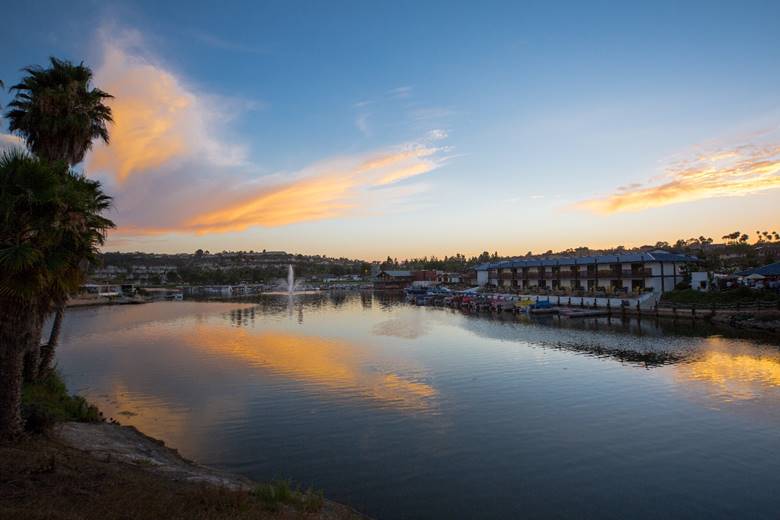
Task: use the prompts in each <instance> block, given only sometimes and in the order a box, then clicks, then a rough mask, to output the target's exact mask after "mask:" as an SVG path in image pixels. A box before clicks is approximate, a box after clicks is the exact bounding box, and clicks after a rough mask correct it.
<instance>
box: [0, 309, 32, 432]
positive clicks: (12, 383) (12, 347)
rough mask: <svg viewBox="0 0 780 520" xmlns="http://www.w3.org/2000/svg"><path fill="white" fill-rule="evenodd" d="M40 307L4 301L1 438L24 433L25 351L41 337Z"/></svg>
mask: <svg viewBox="0 0 780 520" xmlns="http://www.w3.org/2000/svg"><path fill="white" fill-rule="evenodd" d="M37 322H38V315H37V309H34V308H33V307H32V306H29V305H18V304H14V303H9V302H2V303H0V440H11V439H15V438H16V437H18V436H19V435H20V434H21V433H22V429H23V428H22V426H23V425H22V416H21V405H22V375H23V370H24V355H25V352H26V350H27V348H28V346H29V345H30V344H31V342H32V341H33V339H35V341H40V337H39V336H38V335H39V334H40V330H39V329H38V327H37V326H36V324H37Z"/></svg>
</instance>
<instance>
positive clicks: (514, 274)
mask: <svg viewBox="0 0 780 520" xmlns="http://www.w3.org/2000/svg"><path fill="white" fill-rule="evenodd" d="M697 261H698V259H697V258H696V257H695V256H690V255H683V254H677V253H670V252H668V251H662V250H657V251H651V252H647V253H628V254H615V255H598V256H581V257H556V258H542V259H539V258H537V259H520V260H506V261H502V262H493V263H487V264H482V265H480V266H477V267H476V273H477V283H478V285H492V286H494V287H496V288H505V289H509V290H516V291H526V290H528V291H564V292H606V293H641V292H649V291H652V292H656V293H664V292H667V291H671V290H672V289H674V287H675V286H676V285H677V284H678V283H679V282H681V281H682V280H683V279H684V277H685V274H686V272H687V266H688V265H689V264H691V263H696V262H697Z"/></svg>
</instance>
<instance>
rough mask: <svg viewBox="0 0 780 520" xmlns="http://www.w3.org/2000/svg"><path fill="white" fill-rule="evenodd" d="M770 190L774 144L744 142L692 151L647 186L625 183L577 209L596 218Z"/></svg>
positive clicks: (779, 174) (776, 160)
mask: <svg viewBox="0 0 780 520" xmlns="http://www.w3.org/2000/svg"><path fill="white" fill-rule="evenodd" d="M775 188H780V144H767V145H751V144H748V145H741V146H734V147H731V148H725V149H724V148H721V149H714V150H710V151H708V152H704V153H701V152H700V153H697V154H695V156H694V158H692V159H682V160H679V161H677V162H675V163H674V164H672V165H671V166H669V167H668V168H667V169H666V171H665V173H664V175H662V176H661V177H659V178H656V179H652V180H651V181H650V182H649V183H647V184H642V183H633V184H629V185H627V186H623V187H621V188H618V189H617V190H616V191H615V193H613V194H611V195H608V196H606V197H601V198H595V199H591V200H587V201H583V202H580V203H579V204H577V207H579V208H580V209H585V210H589V211H593V212H596V213H602V214H609V213H617V212H622V211H641V210H645V209H649V208H655V207H659V206H666V205H669V204H677V203H682V202H691V201H696V200H701V199H709V198H714V197H739V196H745V195H750V194H754V193H758V192H761V191H766V190H771V189H775Z"/></svg>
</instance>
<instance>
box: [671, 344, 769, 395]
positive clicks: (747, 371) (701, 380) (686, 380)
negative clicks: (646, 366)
mask: <svg viewBox="0 0 780 520" xmlns="http://www.w3.org/2000/svg"><path fill="white" fill-rule="evenodd" d="M708 342H709V343H710V346H711V350H708V351H706V352H704V353H702V355H701V356H699V357H697V358H695V359H694V360H692V361H690V362H688V363H682V364H679V365H676V366H675V372H674V374H675V379H676V380H677V381H678V382H681V383H683V384H685V385H694V386H695V387H696V388H699V389H703V390H705V391H706V392H707V393H708V394H709V395H711V396H713V397H715V398H717V399H718V400H721V401H745V400H752V399H759V398H762V397H765V396H767V392H768V391H769V392H772V391H774V392H777V391H778V390H780V356H779V355H777V354H772V353H768V352H767V353H764V352H761V353H757V352H755V349H754V348H752V349H750V351H739V350H737V351H735V348H734V347H735V345H734V342H731V341H724V340H722V339H721V338H717V337H713V338H709V340H708Z"/></svg>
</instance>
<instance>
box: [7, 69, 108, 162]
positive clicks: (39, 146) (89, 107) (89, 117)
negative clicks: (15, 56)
mask: <svg viewBox="0 0 780 520" xmlns="http://www.w3.org/2000/svg"><path fill="white" fill-rule="evenodd" d="M49 60H50V67H49V68H46V69H44V68H42V67H38V66H31V67H26V68H24V69H22V70H23V71H24V72H26V73H27V76H25V77H24V78H23V79H22V81H21V82H20V83H18V84H16V85H14V86H13V87H11V89H10V90H11V91H15V92H16V95H15V97H14V99H13V101H11V102H10V103H9V104H8V108H9V110H8V111H7V112H6V114H5V115H6V117H7V118H8V120H9V125H8V127H9V129H10V130H11V131H12V132H17V133H18V134H19V135H21V136H22V137H23V138H24V140H25V141H26V142H27V146H28V148H29V149H30V151H32V152H33V153H34V154H35V155H37V156H38V157H41V158H42V159H46V160H48V161H66V162H67V163H68V164H70V165H74V164H78V163H80V162H81V161H82V160H83V159H84V155H85V154H86V153H87V151H89V149H90V148H91V147H92V141H93V140H94V139H97V138H99V139H102V140H103V141H104V142H106V143H108V139H109V137H108V123H110V122H111V121H112V119H111V108H109V107H108V106H107V105H105V103H104V101H105V100H106V99H109V98H111V97H112V96H111V95H110V94H107V93H106V92H103V91H102V90H100V89H97V88H92V87H91V82H92V70H91V69H90V68H89V67H86V66H84V64H83V63H80V64H79V65H74V64H72V63H71V62H69V61H67V60H60V59H57V58H54V57H52V58H49Z"/></svg>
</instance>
